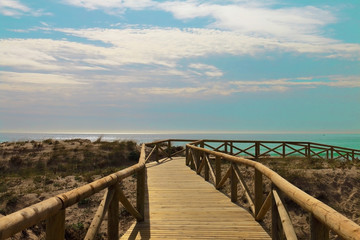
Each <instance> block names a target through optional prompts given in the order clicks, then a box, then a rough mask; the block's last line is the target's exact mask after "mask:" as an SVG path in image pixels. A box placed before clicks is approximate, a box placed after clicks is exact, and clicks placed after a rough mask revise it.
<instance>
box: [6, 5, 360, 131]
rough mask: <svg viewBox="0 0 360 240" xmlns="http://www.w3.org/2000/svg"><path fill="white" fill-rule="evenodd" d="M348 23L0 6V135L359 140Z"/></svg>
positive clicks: (225, 13) (357, 69)
mask: <svg viewBox="0 0 360 240" xmlns="http://www.w3.org/2000/svg"><path fill="white" fill-rule="evenodd" d="M359 12H360V2H359V1H358V0H354V1H340V0H334V1H303V0H302V1H295V0H292V1H271V0H269V1H266V0H263V1H257V0H255V1H253V0H251V1H250V0H233V1H230V0H229V1H215V0H214V1H201V0H189V1H171V0H168V1H154V0H136V1H135V0H133V1H131V0H107V1H98V0H46V1H45V0H37V1H32V0H27V1H25V0H1V1H0V131H3V132H4V131H8V132H104V133H106V132H168V131H172V132H271V133H272V132H316V133H329V132H336V133H337V132H342V133H344V132H345V133H360V61H359V60H360V14H359Z"/></svg>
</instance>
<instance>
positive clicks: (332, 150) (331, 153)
mask: <svg viewBox="0 0 360 240" xmlns="http://www.w3.org/2000/svg"><path fill="white" fill-rule="evenodd" d="M330 156H331V159H334V147H331V148H330Z"/></svg>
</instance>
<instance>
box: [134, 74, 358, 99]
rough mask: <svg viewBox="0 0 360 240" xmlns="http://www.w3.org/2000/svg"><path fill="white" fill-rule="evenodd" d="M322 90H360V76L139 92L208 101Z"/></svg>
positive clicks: (210, 83)
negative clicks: (238, 94)
mask: <svg viewBox="0 0 360 240" xmlns="http://www.w3.org/2000/svg"><path fill="white" fill-rule="evenodd" d="M321 86H327V87H342V88H354V87H356V88H360V76H320V77H299V78H287V79H269V80H263V81H245V80H243V81H222V82H219V81H218V82H201V83H199V84H198V85H196V84H195V85H193V86H189V87H181V86H180V87H171V88H170V87H156V88H136V89H134V90H135V91H136V92H138V93H139V94H146V95H165V96H166V95H171V96H173V97H187V98H204V97H208V96H212V97H213V96H229V95H233V94H236V93H245V92H248V93H256V92H285V91H291V90H294V89H299V88H317V87H321Z"/></svg>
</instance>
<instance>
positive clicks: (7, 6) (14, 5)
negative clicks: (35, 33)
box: [0, 0, 51, 17]
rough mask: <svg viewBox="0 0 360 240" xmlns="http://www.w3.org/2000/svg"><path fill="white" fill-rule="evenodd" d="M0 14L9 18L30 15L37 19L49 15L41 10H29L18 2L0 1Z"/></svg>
mask: <svg viewBox="0 0 360 240" xmlns="http://www.w3.org/2000/svg"><path fill="white" fill-rule="evenodd" d="M0 13H1V14H2V15H5V16H9V17H19V16H21V15H32V16H35V17H39V16H42V15H51V14H50V13H45V12H43V11H42V10H34V9H31V8H29V7H28V6H26V5H25V4H23V3H21V2H20V1H18V0H1V1H0Z"/></svg>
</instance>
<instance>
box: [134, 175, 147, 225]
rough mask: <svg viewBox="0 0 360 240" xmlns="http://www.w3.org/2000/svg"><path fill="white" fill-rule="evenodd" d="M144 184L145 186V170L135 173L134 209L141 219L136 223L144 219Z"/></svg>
mask: <svg viewBox="0 0 360 240" xmlns="http://www.w3.org/2000/svg"><path fill="white" fill-rule="evenodd" d="M145 184H146V168H143V169H142V170H140V171H138V172H137V188H136V208H137V210H138V212H139V213H140V215H141V216H142V218H139V219H138V221H142V220H143V219H144V218H143V217H144V209H145Z"/></svg>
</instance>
